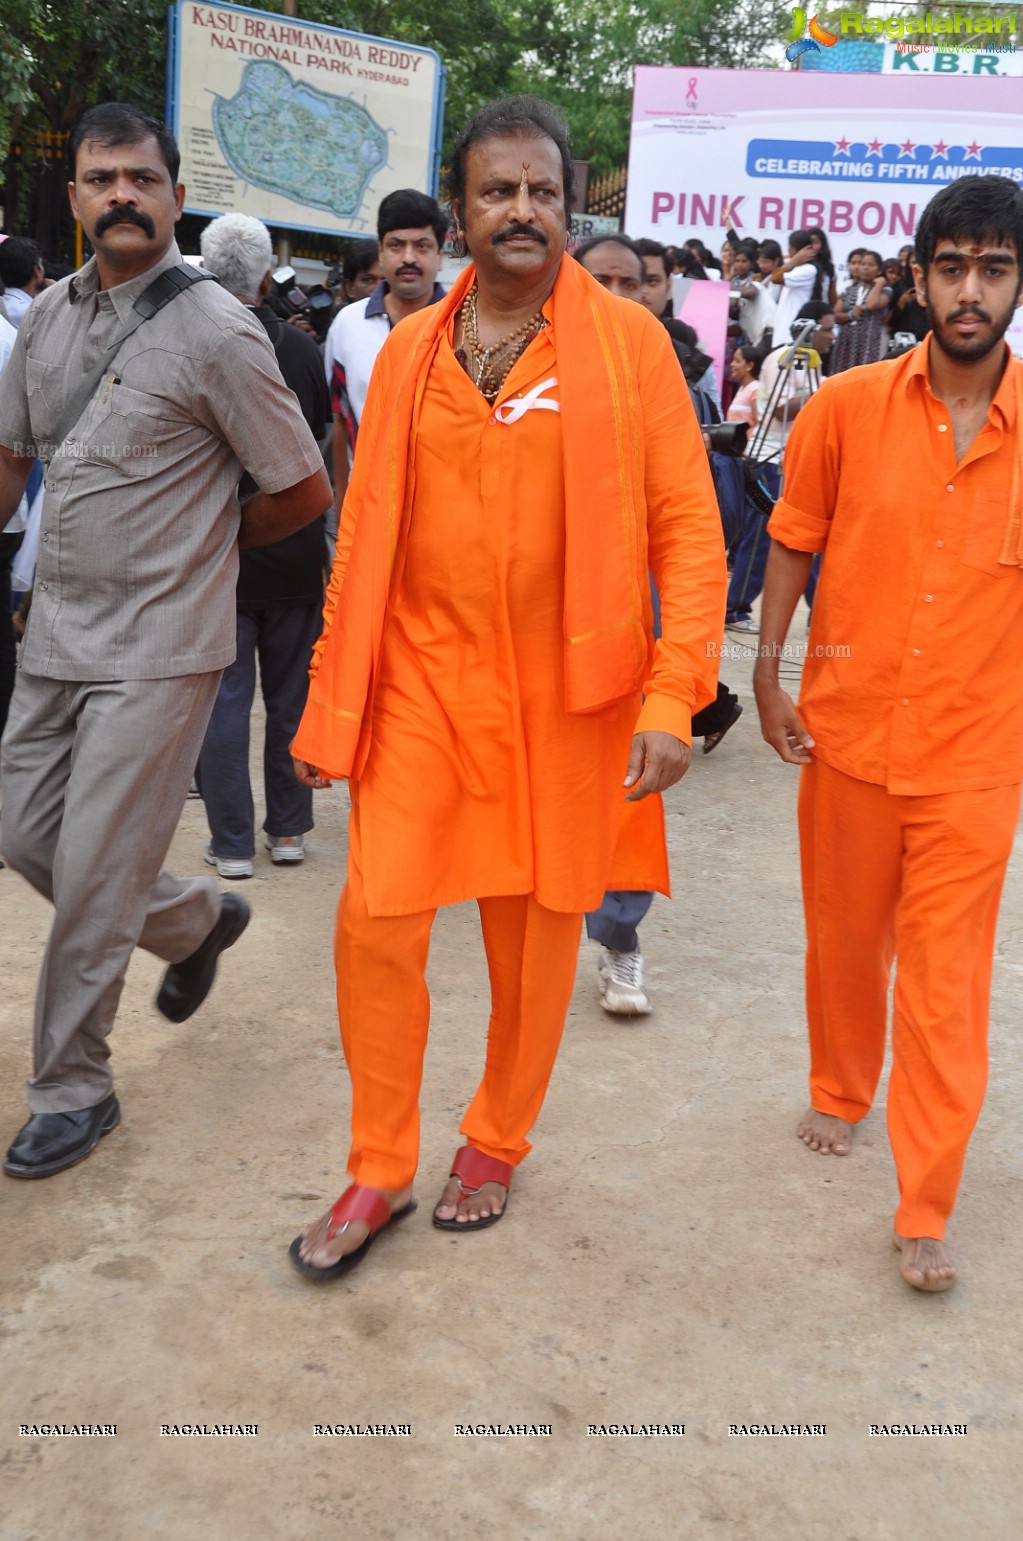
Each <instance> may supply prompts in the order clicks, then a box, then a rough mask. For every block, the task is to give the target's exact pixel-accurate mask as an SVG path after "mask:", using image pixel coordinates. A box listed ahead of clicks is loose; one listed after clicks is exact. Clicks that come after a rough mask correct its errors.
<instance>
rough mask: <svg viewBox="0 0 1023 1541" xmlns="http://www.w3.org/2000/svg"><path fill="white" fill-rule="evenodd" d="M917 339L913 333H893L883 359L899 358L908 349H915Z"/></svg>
mask: <svg viewBox="0 0 1023 1541" xmlns="http://www.w3.org/2000/svg"><path fill="white" fill-rule="evenodd" d="M918 341H919V338H918V337H917V336H916V334H915V333H913V332H893V333H892V338H891V341H890V342H889V344H888V352H887V353H886V354H885V358H901V357H902V355H903V354H904V353H908V352H909V350H910V348H915V347H916V345H917V343H918Z"/></svg>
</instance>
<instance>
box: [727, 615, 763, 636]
mask: <svg viewBox="0 0 1023 1541" xmlns="http://www.w3.org/2000/svg"><path fill="white" fill-rule="evenodd" d="M725 630H726V631H739V632H743V633H744V634H746V635H747V636H750V637H756V636H758V635H759V633H760V622H759V621H755V620H754V619H753V617H752V616H751V615H741V616H740V617H739V619H738V620H737V621H726V622H725Z"/></svg>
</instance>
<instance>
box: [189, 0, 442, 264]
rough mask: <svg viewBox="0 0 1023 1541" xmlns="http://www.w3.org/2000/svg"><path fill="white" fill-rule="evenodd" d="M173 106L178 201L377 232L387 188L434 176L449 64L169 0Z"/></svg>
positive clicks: (304, 226) (379, 43)
mask: <svg viewBox="0 0 1023 1541" xmlns="http://www.w3.org/2000/svg"><path fill="white" fill-rule="evenodd" d="M170 16H171V31H172V36H171V61H170V71H169V75H168V95H169V103H168V119H169V121H170V123H171V126H172V127H173V130H174V133H175V135H176V137H177V139H178V143H179V144H180V146H181V180H182V181H183V182H184V184H185V188H186V202H185V208H186V210H187V211H188V212H189V213H194V214H210V215H215V214H224V213H227V212H233V211H239V212H241V213H244V214H253V215H255V216H256V218H257V219H262V220H265V221H266V222H267V223H268V224H271V225H279V226H283V227H285V228H290V229H297V230H318V231H324V232H326V233H328V234H336V235H365V234H367V233H368V234H373V233H375V230H376V211H377V208H378V206H379V204H380V201H381V199H382V198H384V197H385V196H386V194H387V193H389V192H393V191H394V190H395V189H396V188H400V187H415V188H418V189H419V190H420V191H421V192H428V193H433V192H435V191H436V186H437V171H438V158H439V139H440V125H441V113H442V109H443V85H444V73H443V70H442V68H441V63H440V60H439V58H438V57H437V55H436V54H435V53H434V52H433V50H432V49H429V48H417V47H414V46H413V45H412V44H410V43H397V42H389V41H388V40H387V39H385V38H377V37H367V36H365V35H363V34H360V33H355V32H344V31H341V30H340V29H339V28H337V27H324V26H320V25H319V24H318V23H313V22H308V21H302V20H300V19H298V18H295V17H291V16H280V15H276V14H273V13H271V12H268V11H256V10H249V9H247V8H246V7H243V6H236V5H219V4H210V5H206V4H195V3H193V0H178V4H177V6H176V7H175V9H174V10H172V11H171V13H170Z"/></svg>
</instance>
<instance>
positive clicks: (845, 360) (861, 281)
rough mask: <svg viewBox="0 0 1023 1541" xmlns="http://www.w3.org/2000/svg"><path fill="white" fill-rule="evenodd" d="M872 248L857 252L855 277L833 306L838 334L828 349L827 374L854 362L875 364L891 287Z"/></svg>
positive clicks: (880, 352) (833, 373)
mask: <svg viewBox="0 0 1023 1541" xmlns="http://www.w3.org/2000/svg"><path fill="white" fill-rule="evenodd" d="M881 265H882V259H881V258H880V257H879V256H878V254H877V252H876V251H864V252H861V253H860V258H859V265H858V273H859V278H858V280H857V281H855V282H853V283H851V284H850V285H849V286H848V288H847V289H846V290H845V293H844V294H843V295H842V296H841V297H840V299H839V300H838V303H837V304H836V306H835V321H836V322H837V323H838V328H839V330H838V336H837V337H836V339H835V345H834V347H833V348H832V350H831V368H830V369H829V370H828V373H829V374H832V375H837V374H841V373H842V371H843V370H845V369H852V368H853V367H854V366H855V365H856V364H876V363H877V361H878V359H879V358H880V357H881V354H882V351H883V348H884V322H885V316H886V315H887V313H888V306H889V304H890V303H891V298H892V291H891V288H890V286H889V285H888V284H887V283H886V282H885V277H884V274H883V273H882V271H881Z"/></svg>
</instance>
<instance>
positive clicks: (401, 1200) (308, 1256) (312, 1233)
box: [298, 1186, 412, 1268]
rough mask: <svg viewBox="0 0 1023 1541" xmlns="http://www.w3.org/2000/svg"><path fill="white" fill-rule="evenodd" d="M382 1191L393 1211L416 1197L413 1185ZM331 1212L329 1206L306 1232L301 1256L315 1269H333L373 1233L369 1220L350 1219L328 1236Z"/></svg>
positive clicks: (300, 1249)
mask: <svg viewBox="0 0 1023 1541" xmlns="http://www.w3.org/2000/svg"><path fill="white" fill-rule="evenodd" d="M379 1193H380V1197H381V1198H383V1199H386V1200H387V1202H388V1204H390V1206H391V1213H392V1214H393V1213H394V1212H395V1210H397V1209H404V1208H405V1205H406V1204H407V1203H408V1202H409V1200H410V1199H411V1197H412V1188H411V1186H409V1187H408V1188H402V1189H400V1190H398V1191H391V1190H388V1189H385V1188H381V1189H379ZM331 1213H332V1210H330V1209H328V1210H327V1213H326V1214H325V1215H324V1216H323V1217H322V1218H321V1219H319V1220H317V1221H315V1223H314V1224H313V1225H309V1226H306V1229H305V1230H304V1231H303V1232H302V1245H301V1246H300V1247H299V1249H298V1255H299V1257H300V1258H301V1259H302V1261H303V1263H310V1264H311V1265H312V1266H313V1267H314V1268H329V1267H330V1266H331V1264H332V1263H336V1262H337V1260H338V1258H340V1257H344V1256H345V1254H346V1253H347V1252H354V1251H355V1250H356V1248H357V1247H361V1246H362V1244H363V1242H364V1241H365V1240H366V1237H367V1236H368V1235H369V1226H368V1225H367V1224H366V1222H365V1220H350V1221H348V1223H347V1224H345V1225H342V1226H341V1227H340V1229H339V1230H336V1231H335V1232H334V1234H333V1236H330V1237H328V1235H327V1232H328V1230H329V1229H330V1217H331Z"/></svg>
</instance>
